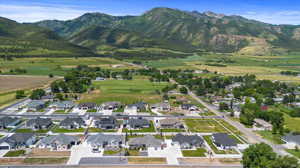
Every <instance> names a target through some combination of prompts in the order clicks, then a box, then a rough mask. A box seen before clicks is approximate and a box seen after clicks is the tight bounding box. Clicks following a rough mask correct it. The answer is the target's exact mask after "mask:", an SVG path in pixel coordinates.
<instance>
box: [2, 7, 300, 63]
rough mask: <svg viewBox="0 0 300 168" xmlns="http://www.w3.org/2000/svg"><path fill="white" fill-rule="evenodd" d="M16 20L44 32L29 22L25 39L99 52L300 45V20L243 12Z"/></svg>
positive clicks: (161, 11)
mask: <svg viewBox="0 0 300 168" xmlns="http://www.w3.org/2000/svg"><path fill="white" fill-rule="evenodd" d="M5 21H6V20H5V19H1V20H0V37H1V38H2V36H4V37H6V36H8V34H14V32H6V31H5V30H6V29H5V27H4V28H3V26H2V25H3V23H2V22H5ZM12 25H15V27H18V26H20V27H26V30H29V28H30V30H32V31H31V32H34V33H38V35H32V34H31V33H29V32H28V31H25V29H23V28H20V29H22V31H21V30H19V29H16V31H20V32H18V33H19V34H22V36H21V37H22V38H23V39H25V40H30V39H35V37H38V39H35V41H40V40H41V41H42V42H43V43H44V44H46V43H48V42H53V43H57V44H59V46H58V49H60V48H61V47H62V46H68V47H67V49H65V50H68V49H70V50H73V49H74V50H77V52H75V53H77V54H78V53H80V54H82V53H87V54H85V55H90V54H91V55H92V54H93V53H94V54H96V55H106V56H115V57H121V58H124V57H125V58H133V57H134V58H135V57H143V58H150V59H151V58H163V57H168V56H171V57H184V56H186V55H190V54H189V53H193V52H207V51H209V52H222V53H232V52H235V53H238V54H242V55H266V54H282V53H286V52H289V51H298V50H299V48H300V26H294V25H272V24H267V23H263V22H259V21H255V20H249V19H246V18H244V17H241V16H235V15H232V16H226V15H223V14H216V13H213V12H204V13H199V12H197V11H192V12H189V11H181V10H178V9H171V8H154V9H152V10H150V11H147V12H145V13H144V14H142V15H140V16H111V15H107V14H103V13H86V14H84V15H82V16H80V17H78V18H75V19H73V20H68V21H58V20H45V21H40V22H37V23H31V24H18V23H15V22H13V24H12ZM10 26H11V24H10V25H9V26H8V27H10ZM8 27H7V28H8ZM27 27H28V28H27ZM9 29H10V28H9ZM9 31H11V30H9ZM53 32H54V33H53ZM56 34H57V35H58V36H57V35H56ZM23 35H24V37H23ZM27 35H28V36H29V37H27ZM30 36H31V37H33V38H31V37H30ZM8 37H9V38H12V39H14V38H17V37H16V36H12V37H10V36H8ZM18 37H19V36H18ZM1 41H2V40H1ZM18 41H19V40H18ZM58 41H59V42H58ZM43 43H41V44H39V45H42V44H43ZM0 44H1V43H0ZM32 44H35V43H34V42H32ZM1 45H2V44H1ZM37 46H38V45H37ZM54 46H55V45H53V47H54ZM43 47H44V48H47V46H43ZM43 47H41V48H43ZM87 48H88V49H89V51H87ZM49 50H57V48H56V47H54V48H51V49H49ZM79 50H80V51H79ZM65 52H66V51H65ZM70 53H72V52H70ZM73 53H74V52H73Z"/></svg>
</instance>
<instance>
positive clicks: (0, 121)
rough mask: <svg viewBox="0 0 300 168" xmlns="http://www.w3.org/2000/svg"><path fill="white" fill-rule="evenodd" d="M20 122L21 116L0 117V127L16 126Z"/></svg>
mask: <svg viewBox="0 0 300 168" xmlns="http://www.w3.org/2000/svg"><path fill="white" fill-rule="evenodd" d="M20 122H21V120H20V119H19V118H13V117H7V116H6V117H2V118H0V129H7V128H15V127H16V126H17V125H18V124H19V123H20Z"/></svg>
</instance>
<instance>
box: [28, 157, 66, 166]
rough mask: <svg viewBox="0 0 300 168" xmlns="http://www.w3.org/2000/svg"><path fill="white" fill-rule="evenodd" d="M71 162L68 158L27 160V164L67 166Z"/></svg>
mask: <svg viewBox="0 0 300 168" xmlns="http://www.w3.org/2000/svg"><path fill="white" fill-rule="evenodd" d="M68 160H69V158H68V157H60V158H25V159H24V163H25V164H30V165H33V164H66V163H67V161H68Z"/></svg>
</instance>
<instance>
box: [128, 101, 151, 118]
mask: <svg viewBox="0 0 300 168" xmlns="http://www.w3.org/2000/svg"><path fill="white" fill-rule="evenodd" d="M147 109H148V104H147V103H145V102H137V103H134V104H129V105H127V106H126V107H125V109H124V113H128V114H135V115H136V113H137V112H143V111H144V112H145V111H147Z"/></svg>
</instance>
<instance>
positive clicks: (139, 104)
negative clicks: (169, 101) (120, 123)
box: [128, 102, 147, 110]
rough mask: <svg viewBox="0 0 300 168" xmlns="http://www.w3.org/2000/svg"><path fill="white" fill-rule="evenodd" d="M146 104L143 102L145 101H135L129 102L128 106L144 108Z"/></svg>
mask: <svg viewBox="0 0 300 168" xmlns="http://www.w3.org/2000/svg"><path fill="white" fill-rule="evenodd" d="M146 105H147V103H145V102H137V103H134V104H129V105H128V108H132V107H136V108H137V109H139V110H141V109H145V108H146Z"/></svg>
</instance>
